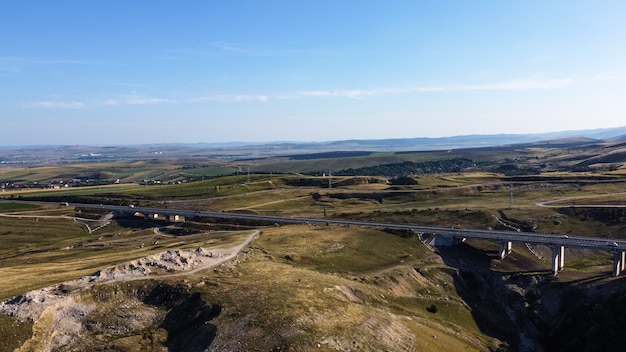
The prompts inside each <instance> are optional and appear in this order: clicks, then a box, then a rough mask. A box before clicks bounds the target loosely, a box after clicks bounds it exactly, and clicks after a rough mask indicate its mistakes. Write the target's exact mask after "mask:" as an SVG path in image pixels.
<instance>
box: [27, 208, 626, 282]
mask: <svg viewBox="0 0 626 352" xmlns="http://www.w3.org/2000/svg"><path fill="white" fill-rule="evenodd" d="M38 203H47V202H38ZM57 204H58V203H57ZM63 204H64V205H66V206H74V207H85V208H98V207H99V208H104V209H108V210H111V211H113V212H114V213H116V212H118V213H119V212H122V213H124V214H133V215H135V216H137V215H140V216H143V217H144V218H145V219H152V220H163V221H166V222H173V223H177V222H184V221H186V220H190V219H192V218H194V217H212V218H222V219H239V220H255V221H262V222H267V223H283V224H287V223H290V224H313V225H330V224H334V225H343V226H363V227H375V228H387V229H398V230H410V231H414V232H417V233H421V234H428V235H434V236H435V243H434V244H435V245H436V246H437V245H452V244H455V243H460V242H462V241H464V240H465V239H467V238H472V239H479V240H488V241H494V242H497V243H499V244H500V250H499V257H500V259H502V260H504V259H505V258H506V256H507V255H508V254H510V253H511V250H512V244H513V243H525V244H535V245H544V246H548V247H550V248H551V249H552V256H551V266H552V273H553V274H554V275H557V274H558V273H559V271H561V270H562V269H563V268H564V266H565V248H581V249H591V250H596V251H607V252H610V253H612V254H613V276H619V275H620V274H621V273H622V271H624V270H625V267H626V240H618V239H608V238H599V237H583V236H568V235H558V234H547V233H535V232H519V231H494V230H473V229H460V228H449V227H435V226H420V225H413V224H394V223H377V222H365V221H350V220H334V219H318V218H302V217H282V216H270V215H256V214H244V213H235V212H213V211H195V210H180V209H164V208H152V207H135V206H132V205H131V206H121V205H120V206H117V205H102V204H100V205H97V204H82V203H63Z"/></svg>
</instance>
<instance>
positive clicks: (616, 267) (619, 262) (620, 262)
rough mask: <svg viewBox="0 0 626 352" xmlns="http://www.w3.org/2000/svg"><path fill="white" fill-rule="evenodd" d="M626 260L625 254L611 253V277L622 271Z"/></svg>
mask: <svg viewBox="0 0 626 352" xmlns="http://www.w3.org/2000/svg"><path fill="white" fill-rule="evenodd" d="M625 259H626V252H614V253H613V276H619V275H620V274H621V273H622V271H624V266H625V263H624V260H625Z"/></svg>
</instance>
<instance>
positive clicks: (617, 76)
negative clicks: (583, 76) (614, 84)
mask: <svg viewBox="0 0 626 352" xmlns="http://www.w3.org/2000/svg"><path fill="white" fill-rule="evenodd" d="M593 79H595V80H597V81H624V80H626V73H623V72H618V73H599V74H596V75H594V76H593Z"/></svg>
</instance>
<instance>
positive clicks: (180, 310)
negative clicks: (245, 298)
mask: <svg viewBox="0 0 626 352" xmlns="http://www.w3.org/2000/svg"><path fill="white" fill-rule="evenodd" d="M144 302H145V303H147V304H150V305H154V306H162V307H166V308H167V309H168V310H169V312H168V313H167V315H166V316H165V320H164V321H163V323H162V324H161V327H162V328H164V329H165V330H167V335H168V338H167V342H166V343H165V345H166V346H167V347H168V351H205V350H206V349H208V348H209V346H210V345H211V343H212V342H213V340H214V339H215V336H216V334H217V326H215V325H214V324H211V323H210V322H211V321H212V320H213V319H215V318H216V317H217V316H219V315H220V313H221V312H222V307H220V306H219V305H207V303H206V302H205V301H204V300H203V299H202V297H201V296H200V294H199V293H189V292H187V290H185V289H181V288H180V287H172V286H169V285H163V284H161V285H157V286H156V287H155V288H154V289H153V290H152V291H151V292H150V293H149V294H148V295H147V296H146V297H145V298H144Z"/></svg>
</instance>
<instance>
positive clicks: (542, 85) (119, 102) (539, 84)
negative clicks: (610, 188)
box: [25, 78, 574, 109]
mask: <svg viewBox="0 0 626 352" xmlns="http://www.w3.org/2000/svg"><path fill="white" fill-rule="evenodd" d="M573 83H574V80H573V79H572V78H558V79H546V80H526V79H519V80H509V81H503V82H496V83H485V84H456V85H441V86H419V87H408V88H377V89H344V90H310V91H298V92H295V93H286V94H285V93H282V94H279V93H274V94H214V95H208V96H200V97H192V98H182V99H171V98H158V97H145V96H141V95H127V96H123V97H121V98H112V99H105V100H99V101H92V102H77V101H71V102H64V101H40V102H32V103H27V104H25V105H26V106H28V107H40V108H57V109H58V108H65V109H81V108H87V107H95V106H116V107H121V106H129V105H157V104H183V103H203V102H214V103H248V102H260V103H266V102H269V101H277V100H294V99H324V98H348V99H357V100H362V99H366V98H370V97H379V96H388V95H406V94H416V93H446V92H449V93H454V92H480V91H532V90H549V89H560V88H565V87H568V86H571V85H572V84H573Z"/></svg>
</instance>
